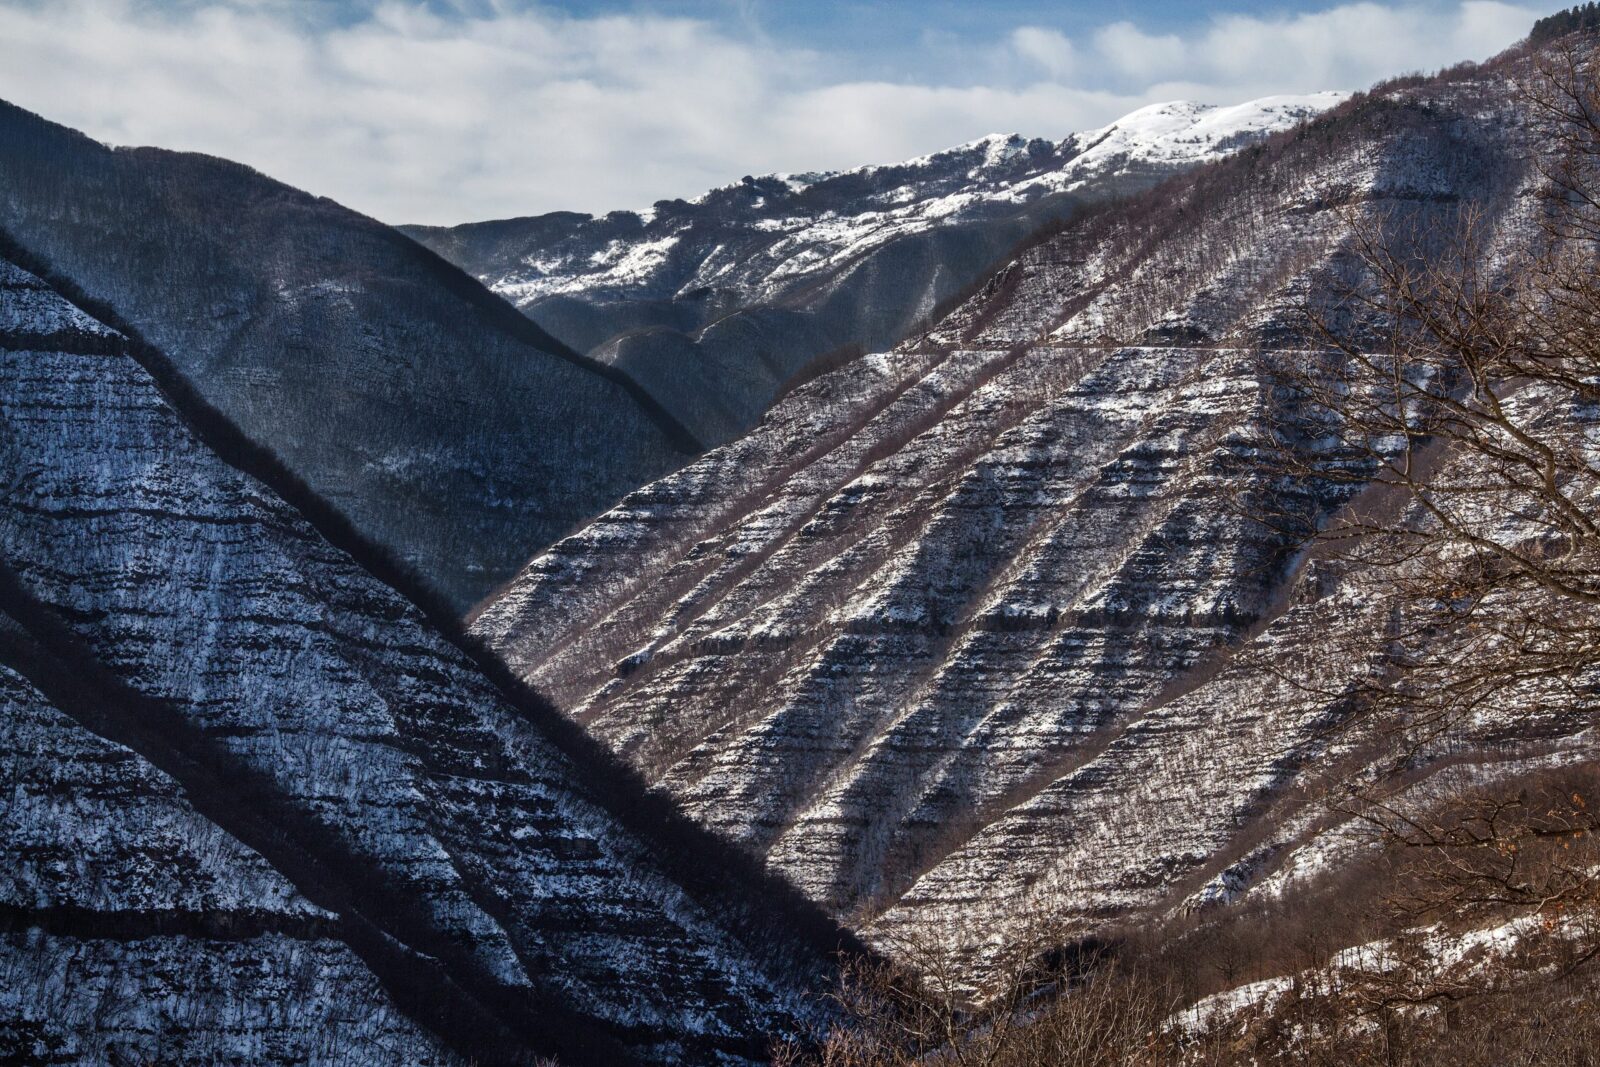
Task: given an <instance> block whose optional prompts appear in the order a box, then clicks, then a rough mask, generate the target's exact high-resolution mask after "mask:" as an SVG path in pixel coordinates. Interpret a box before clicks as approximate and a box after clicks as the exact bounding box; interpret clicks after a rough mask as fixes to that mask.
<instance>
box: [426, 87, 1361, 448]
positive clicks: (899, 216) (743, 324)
mask: <svg viewBox="0 0 1600 1067" xmlns="http://www.w3.org/2000/svg"><path fill="white" fill-rule="evenodd" d="M1340 95H1341V94H1338V93H1319V94H1314V95H1310V96H1276V97H1268V98H1266V99H1262V100H1256V101H1252V102H1250V103H1247V104H1240V105H1238V106H1234V107H1211V106H1205V105H1198V104H1192V103H1183V102H1178V103H1167V104H1155V105H1152V106H1150V107H1146V108H1142V109H1140V110H1138V111H1135V112H1133V113H1132V114H1130V115H1127V116H1126V117H1124V118H1122V119H1120V120H1118V121H1117V122H1115V123H1113V124H1111V125H1110V126H1107V127H1105V128H1103V129H1099V130H1092V131H1090V132H1087V133H1081V134H1074V135H1072V136H1069V137H1067V138H1066V139H1064V140H1062V141H1047V140H1040V139H1034V140H1027V139H1024V138H1022V137H1019V136H1016V135H1012V136H1005V135H999V134H997V135H993V136H990V137H985V138H983V139H981V140H978V141H973V142H971V143H970V144H965V145H960V146H958V147H956V148H952V149H949V150H948V151H944V152H938V153H935V154H933V155H929V156H923V157H921V158H918V159H913V160H908V161H906V162H904V163H900V164H895V165H890V166H873V167H862V168H859V169H856V170H849V171H843V172H829V173H813V174H775V175H767V176H765V177H760V178H755V177H746V178H744V179H743V180H742V181H740V182H737V183H735V184H733V185H730V186H726V187H724V188H721V189H714V190H712V191H711V192H709V193H706V194H705V195H704V196H701V197H699V198H698V199H696V200H694V201H692V202H691V201H684V200H664V201H660V202H658V203H657V204H656V205H655V206H654V207H653V208H650V209H648V210H646V211H642V212H639V211H614V212H612V213H610V214H608V215H604V216H589V215H583V214H577V213H573V212H557V213H554V214H549V215H540V216H535V217H532V218H521V219H507V220H503V221H496V222H480V223H471V224H468V225H464V226H455V227H448V228H445V227H424V226H411V227H403V229H405V231H406V232H407V233H409V234H411V235H412V236H414V237H416V238H417V240H419V241H421V242H423V243H424V244H426V245H428V246H429V247H430V248H433V249H434V250H436V251H437V252H439V253H440V254H441V255H443V256H445V257H446V258H447V259H450V260H451V261H452V262H455V263H458V264H460V265H461V266H462V267H463V268H464V269H465V270H467V271H468V272H469V273H471V274H473V275H474V276H475V277H477V278H478V279H480V280H481V281H483V282H484V284H486V285H488V286H489V287H490V288H492V289H494V290H495V291H496V292H498V293H500V294H502V295H503V296H505V297H506V298H507V299H508V300H510V301H512V302H514V303H515V304H516V305H517V306H518V307H519V308H521V309H522V310H523V311H524V312H526V313H527V314H528V315H529V316H531V317H532V318H533V319H535V320H536V321H538V322H539V323H540V324H541V325H543V326H544V327H545V328H546V329H548V330H549V331H550V332H551V333H553V334H554V335H555V336H557V337H559V338H561V339H562V340H563V341H565V342H567V343H568V344H570V345H572V346H573V347H574V348H576V349H579V350H580V351H583V352H587V353H588V354H589V355H591V356H593V357H594V358H595V359H597V360H600V361H602V362H604V363H606V364H608V365H610V366H614V367H616V368H618V369H620V370H622V371H625V372H626V373H627V374H628V376H629V377H630V378H632V379H633V380H635V381H637V382H639V384H640V385H642V386H643V387H644V388H645V389H646V390H648V391H649V393H650V394H651V395H652V396H653V397H655V398H656V399H657V400H659V401H660V403H661V404H662V406H663V407H665V408H667V409H668V410H669V411H671V412H672V413H673V414H674V416H676V417H677V418H678V419H679V420H681V421H682V422H683V423H684V424H685V425H687V426H688V427H689V428H690V429H691V430H692V431H693V433H694V434H695V435H696V436H697V437H699V438H700V440H702V441H704V442H705V443H707V444H708V445H709V444H719V443H723V442H726V441H728V440H731V439H732V438H734V437H736V436H738V435H739V434H741V433H743V432H744V431H746V430H749V429H750V428H751V427H753V426H754V425H755V424H756V423H757V421H759V419H760V418H761V415H762V413H763V412H765V411H766V409H767V408H768V407H769V406H770V405H771V403H772V402H773V400H775V399H776V398H777V397H778V396H779V395H781V393H782V392H783V391H784V390H785V389H786V388H788V387H790V386H792V385H793V384H794V383H795V382H796V381H797V380H798V379H800V378H803V377H805V376H807V375H809V374H812V373H815V371H816V370H817V369H818V368H819V367H826V366H828V365H830V364H831V363H835V362H837V361H838V360H839V359H840V358H843V357H845V356H848V355H849V354H851V353H854V352H858V351H861V350H863V349H872V350H878V349H883V348H888V347H891V346H893V345H894V344H896V343H897V342H899V341H900V340H901V339H903V338H906V337H909V336H911V335H912V334H914V333H916V332H918V331H920V330H923V329H926V328H927V327H928V326H929V325H931V323H932V322H933V321H934V320H935V319H936V318H937V317H938V313H939V312H940V311H941V310H942V309H943V308H944V307H945V306H946V305H947V304H948V303H949V302H951V301H952V300H954V299H956V298H958V297H959V296H961V295H962V294H963V293H964V292H965V291H966V290H967V289H968V288H969V287H970V286H971V285H972V283H973V282H975V281H977V280H979V279H981V278H982V277H983V276H984V274H985V272H986V271H989V270H991V269H992V268H993V267H994V265H995V264H996V262H997V261H999V260H1001V259H1002V258H1004V257H1005V256H1006V255H1007V254H1008V253H1009V252H1010V251H1011V250H1012V249H1013V247H1014V246H1015V245H1016V244H1017V243H1018V242H1019V241H1021V240H1023V239H1025V238H1026V237H1028V236H1029V235H1030V234H1032V233H1034V232H1036V231H1037V230H1038V229H1039V228H1040V227H1041V226H1044V225H1046V224H1049V223H1053V222H1059V221H1061V220H1065V219H1068V218H1071V217H1072V216H1073V215H1075V214H1076V213H1078V212H1079V211H1081V210H1082V209H1083V208H1084V207H1085V206H1088V205H1091V204H1095V203H1099V202H1102V201H1104V200H1106V199H1108V198H1111V197H1115V196H1118V195H1123V194H1126V193H1129V192H1132V191H1135V190H1138V189H1142V188H1146V187H1148V186H1150V185H1152V184H1154V183H1155V182H1156V181H1158V180H1160V179H1161V178H1163V177H1165V176H1167V175H1170V174H1172V173H1173V172H1174V171H1176V170H1180V169H1182V168H1184V167H1188V166H1193V165H1194V164H1196V163H1199V162H1202V161H1205V160H1210V159H1216V158H1219V157H1221V156H1224V155H1227V154H1228V153H1230V152H1232V151H1234V150H1236V149H1238V148H1240V147H1243V146H1245V145H1248V144H1251V143H1253V142H1255V141H1258V140H1259V139H1261V138H1262V137H1264V136H1266V135H1267V134H1269V133H1271V132H1272V131H1274V130H1281V129H1284V128H1285V127H1288V126H1292V125H1294V124H1295V123H1297V122H1299V121H1301V120H1302V119H1305V118H1307V117H1308V116H1311V115H1315V114H1317V113H1318V112H1320V111H1322V110H1324V109H1325V108H1328V107H1330V106H1332V105H1333V104H1334V103H1336V102H1337V101H1338V100H1339V99H1340Z"/></svg>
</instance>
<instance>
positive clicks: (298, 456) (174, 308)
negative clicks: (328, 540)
mask: <svg viewBox="0 0 1600 1067" xmlns="http://www.w3.org/2000/svg"><path fill="white" fill-rule="evenodd" d="M0 231H5V232H7V233H9V235H10V237H11V238H12V239H13V240H14V241H15V242H16V243H18V244H19V245H21V246H22V247H23V248H25V249H27V250H28V251H29V252H31V253H32V254H34V255H37V256H38V257H40V258H41V259H43V260H44V261H46V262H48V263H50V264H51V265H52V267H53V268H54V269H55V270H56V271H58V272H59V273H60V274H61V275H62V276H63V277H65V278H67V279H70V280H71V282H72V283H73V285H75V286H76V287H77V288H78V289H79V290H80V291H81V293H82V294H83V298H84V299H85V300H87V301H88V302H90V303H91V304H92V305H93V306H95V307H97V308H104V309H106V310H108V311H110V312H111V313H113V314H115V315H116V316H117V317H118V318H119V320H120V321H122V322H124V323H126V324H127V325H128V327H129V329H130V330H132V331H135V332H137V334H138V335H140V336H141V337H142V338H143V339H145V340H147V341H149V342H151V343H153V344H155V345H157V346H158V347H160V348H162V349H163V350H165V351H167V352H170V353H172V358H173V359H174V360H176V361H177V362H178V364H179V366H180V369H181V370H182V372H183V374H184V375H185V377H186V378H187V379H188V380H189V381H190V382H191V383H193V384H194V386H195V387H196V388H197V389H198V390H199V392H200V394H201V395H202V396H203V397H204V399H205V400H206V401H207V402H208V403H210V404H211V405H213V406H215V407H217V408H218V409H219V410H221V411H222V412H223V413H224V414H225V415H227V416H228V417H229V418H230V419H231V420H233V421H234V422H236V423H238V425H239V426H240V427H241V428H242V429H243V430H244V431H245V432H246V433H247V434H248V435H249V436H250V437H251V438H253V439H254V440H255V441H257V442H259V443H261V444H263V445H265V446H267V447H268V448H270V449H271V450H272V451H274V452H275V453H277V454H278V455H279V456H280V457H281V458H282V459H283V460H284V462H286V463H287V464H288V465H289V466H290V468H291V469H293V470H294V471H295V472H296V473H297V474H298V475H299V476H300V477H301V478H303V479H304V480H305V481H306V482H307V483H308V484H309V485H310V486H311V488H312V489H313V490H315V491H316V492H317V493H318V494H320V495H321V496H323V497H325V498H326V499H328V500H330V501H333V502H334V503H335V505H336V506H337V507H338V508H339V509H340V510H341V511H343V512H344V514H345V515H347V516H348V517H349V518H350V519H351V520H352V521H353V522H354V523H355V524H356V526H357V528H358V529H360V530H361V531H362V533H364V534H365V535H366V536H367V537H369V538H371V539H372V540H374V541H377V542H378V543H380V544H382V545H384V546H386V547H387V548H389V549H390V550H391V551H392V552H394V553H395V554H397V555H398V556H400V557H401V558H402V559H403V560H405V561H406V562H407V563H408V564H409V565H410V566H411V567H412V568H413V569H415V570H416V571H417V572H418V573H420V574H423V575H426V576H427V579H428V580H429V581H430V582H431V583H433V584H434V585H435V586H436V587H437V588H438V589H440V590H442V591H443V592H444V593H445V594H446V595H447V596H448V597H449V598H450V599H451V600H452V602H453V603H454V604H455V605H456V607H457V609H458V610H465V608H466V607H467V606H468V605H470V604H472V603H474V602H475V601H476V600H478V599H479V598H480V597H482V596H483V595H484V594H485V593H486V592H488V591H489V590H490V589H491V588H493V587H494V586H495V585H496V584H498V583H499V582H501V581H503V580H504V579H506V578H508V577H509V576H510V575H511V574H512V573H514V572H515V569H516V567H517V566H519V565H520V564H521V563H523V562H525V561H526V560H527V558H528V557H529V556H530V555H532V554H534V553H535V552H538V551H539V550H541V549H542V548H544V547H545V546H547V545H548V544H550V543H551V542H552V541H554V540H555V539H556V538H558V537H560V536H561V535H563V534H565V533H568V532H570V531H571V530H572V529H574V528H575V527H576V526H578V525H579V524H580V523H581V522H583V521H585V520H587V519H589V518H591V517H592V516H593V515H594V514H596V513H597V512H599V511H601V510H603V509H604V508H605V507H607V506H609V505H610V504H612V503H614V502H615V501H616V500H617V499H618V498H619V497H620V496H621V495H622V494H623V493H625V492H627V491H628V490H630V489H633V488H635V487H636V486H638V485H639V484H641V483H642V482H645V481H648V480H649V479H651V478H654V477H658V476H660V475H662V474H665V473H666V472H668V471H670V470H672V469H674V468H675V467H677V466H678V465H679V464H681V463H682V462H684V460H685V459H686V458H688V456H690V455H692V454H694V453H696V452H698V451H699V450H700V446H699V443H698V442H697V441H696V440H694V439H693V437H692V435H690V434H688V433H687V432H686V431H685V430H684V428H683V427H682V426H681V425H680V424H679V423H678V422H677V421H676V420H674V419H673V418H672V417H671V416H670V415H668V414H667V413H665V412H664V411H663V410H661V408H660V407H659V405H657V404H656V403H655V402H654V401H653V400H652V399H651V398H650V397H649V396H648V395H646V394H645V393H644V392H643V391H642V390H640V389H639V388H638V387H637V386H636V385H635V384H634V383H633V382H632V381H631V380H629V379H628V378H627V377H626V376H625V375H622V374H620V373H618V372H617V371H616V370H615V369H613V368H609V367H606V366H603V365H601V364H599V363H596V362H594V361H593V360H590V359H587V358H585V357H583V356H581V355H579V354H577V353H575V352H573V351H571V350H570V349H568V348H566V347H565V346H564V345H562V344H560V343H559V342H557V341H555V340H554V339H552V338H551V337H550V336H549V335H547V334H545V333H544V332H543V331H541V330H540V329H539V328H538V327H536V326H534V325H533V324H532V323H531V322H530V321H528V320H527V319H526V318H525V317H524V316H521V315H519V314H517V313H516V312H515V311H514V310H513V309H512V308H511V307H509V306H508V305H506V304H505V303H504V302H503V301H501V300H500V299H499V298H497V297H495V296H494V295H493V294H491V293H489V292H487V291H486V290H484V289H483V287H482V286H480V285H478V284H477V283H476V282H474V281H473V280H472V279H470V278H468V277H466V276H465V275H463V274H462V273H461V272H460V271H459V270H457V269H456V268H454V267H451V266H450V265H448V264H447V263H445V262H444V261H442V260H440V259H439V258H438V257H437V256H435V255H433V254H432V253H430V252H428V251H427V250H426V249H424V248H422V247H421V246H420V245H417V244H416V243H415V242H413V241H411V240H410V239H408V238H406V237H405V236H403V235H402V234H400V233H398V232H396V231H395V230H392V229H390V228H389V227H386V226H383V225H381V224H379V223H377V222H374V221H373V220H371V219H368V218H365V217H363V216H360V215H357V214H356V213H354V212H351V211H348V210H346V209H344V208H341V207H340V206H339V205H337V204H334V203H332V202H331V201H328V200H325V199H320V198H317V197H313V196H310V195H308V194H306V193H302V192H300V191H298V190H295V189H291V188H289V187H288V186H285V185H282V184H280V183H278V182H275V181H272V180H270V179H268V178H266V177H264V176H262V175H260V174H257V173H255V172H253V171H251V170H249V169H247V168H245V167H242V166H239V165H237V164H233V163H228V162H225V161H222V160H218V159H212V158H209V157H205V156H198V155H188V154H182V153H175V152H165V151H159V150H155V149H115V150H113V149H110V148H107V147H105V146H103V145H100V144H98V143H96V142H94V141H91V140H89V139H88V138H86V137H83V136H82V135H80V134H77V133H74V132H72V131H70V130H67V129H64V128H62V127H60V126H56V125H54V124H52V123H49V122H46V121H44V120H43V119H41V118H39V117H37V116H35V115H32V114H29V113H27V112H25V111H22V110H20V109H17V108H15V107H12V106H10V105H5V104H0Z"/></svg>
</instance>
